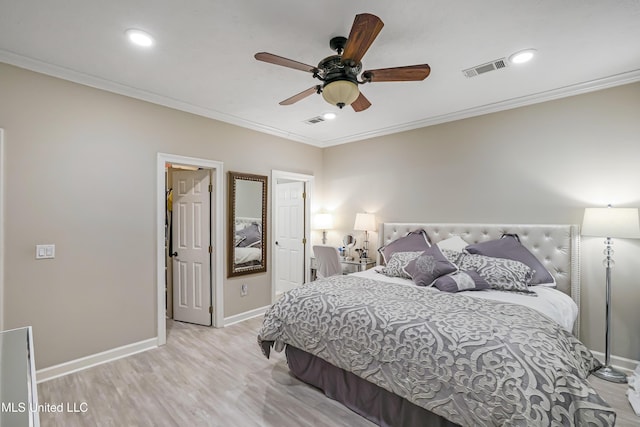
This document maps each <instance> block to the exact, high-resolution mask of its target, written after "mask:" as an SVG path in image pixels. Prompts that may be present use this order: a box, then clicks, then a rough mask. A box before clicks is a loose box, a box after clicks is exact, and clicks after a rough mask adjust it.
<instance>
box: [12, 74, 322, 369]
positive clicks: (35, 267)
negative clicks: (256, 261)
mask: <svg viewBox="0 0 640 427" xmlns="http://www.w3.org/2000/svg"><path fill="white" fill-rule="evenodd" d="M0 94H1V95H0V128H4V130H5V166H6V171H5V190H6V191H5V247H6V248H7V250H6V253H5V254H4V257H5V264H4V265H5V271H3V272H2V274H4V279H5V289H4V298H3V301H2V304H3V312H4V327H5V328H14V327H19V326H25V325H33V331H34V339H35V343H34V345H35V348H36V354H37V357H36V362H37V365H38V366H37V368H43V367H48V366H52V365H56V364H59V363H62V362H66V361H69V360H73V359H77V358H80V357H83V356H86V355H90V354H94V353H98V352H101V351H105V350H109V349H112V348H115V347H119V346H122V345H126V344H130V343H134V342H138V341H141V340H145V339H148V338H152V337H155V336H156V334H157V332H156V325H155V322H156V273H155V272H156V266H155V247H156V246H155V245H156V241H155V240H156V238H155V236H156V234H155V227H156V224H155V218H156V204H155V203H156V202H155V200H156V157H157V153H158V152H164V153H170V154H178V155H184V156H193V157H199V158H204V159H211V160H217V161H222V162H224V169H225V171H229V170H233V171H238V172H247V173H254V174H260V175H270V174H271V170H272V169H278V170H285V171H291V172H298V173H304V174H310V175H315V176H319V173H320V169H321V165H322V154H321V150H320V149H319V148H315V147H311V146H308V145H304V144H300V143H296V142H292V141H288V140H284V139H281V138H277V137H273V136H269V135H265V134H262V133H259V132H254V131H250V130H247V129H243V128H240V127H237V126H233V125H229V124H225V123H222V122H218V121H215V120H211V119H207V118H203V117H199V116H196V115H193V114H188V113H184V112H180V111H177V110H172V109H170V108H165V107H161V106H158V105H154V104H150V103H147V102H143V101H138V100H135V99H131V98H128V97H125V96H120V95H116V94H112V93H108V92H105V91H101V90H96V89H93V88H89V87H86V86H82V85H79V84H75V83H70V82H67V81H64V80H60V79H56V78H52V77H48V76H44V75H42V74H37V73H33V72H30V71H26V70H22V69H19V68H16V67H12V66H9V65H5V64H0ZM225 178H226V177H225ZM221 190H222V191H224V192H225V200H226V186H222V187H221ZM224 210H225V217H226V210H227V209H226V206H225V209H224ZM268 221H270V216H269V217H268ZM39 243H55V245H56V258H55V259H53V260H38V261H36V260H35V245H36V244H39ZM270 257H271V254H270V253H269V259H268V260H267V261H268V262H269V261H270ZM224 268H226V262H225V267H224ZM224 276H225V283H224V299H225V300H224V315H225V316H226V317H228V316H231V315H234V314H238V313H242V312H245V311H247V310H251V309H254V308H257V307H263V306H265V305H268V304H269V303H270V301H271V269H270V268H269V269H268V271H267V273H264V274H253V275H250V276H244V277H242V278H240V279H226V272H225V274H224ZM241 283H247V284H248V285H249V295H248V296H246V297H240V284H241Z"/></svg>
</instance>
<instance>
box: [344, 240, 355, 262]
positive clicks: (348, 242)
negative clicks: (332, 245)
mask: <svg viewBox="0 0 640 427" xmlns="http://www.w3.org/2000/svg"><path fill="white" fill-rule="evenodd" d="M342 244H343V245H344V256H345V257H346V259H347V261H350V260H352V259H353V257H352V256H351V248H352V247H354V246H355V245H356V238H355V237H353V235H352V234H346V235H345V236H344V237H343V238H342Z"/></svg>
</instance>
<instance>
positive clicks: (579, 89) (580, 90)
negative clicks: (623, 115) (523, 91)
mask: <svg viewBox="0 0 640 427" xmlns="http://www.w3.org/2000/svg"><path fill="white" fill-rule="evenodd" d="M638 81H640V70H633V71H629V72H626V73H621V74H617V75H614V76H609V77H604V78H602V79H595V80H590V81H587V82H582V83H576V84H572V85H568V86H563V87H560V88H557V89H551V90H547V91H543V92H538V93H534V94H531V95H526V96H521V97H517V98H512V99H508V100H505V101H500V102H494V103H491V104H485V105H479V106H477V107H471V108H467V109H464V110H459V111H455V112H453V113H449V114H443V115H440V116H434V117H429V118H427V119H423V120H417V121H413V122H409V123H405V124H402V125H397V126H389V127H387V128H384V129H376V130H373V131H371V132H363V133H358V134H354V135H350V136H347V137H344V138H336V139H332V140H327V141H324V144H323V145H322V146H323V147H331V146H334V145H340V144H347V143H349V142H356V141H361V140H363V139H369V138H375V137H378V136H384V135H390V134H394V133H399V132H405V131H409V130H414V129H419V128H423V127H427V126H433V125H437V124H441V123H447V122H453V121H456V120H462V119H468V118H470V117H476V116H482V115H484V114H490V113H497V112H499V111H505V110H511V109H514V108H519V107H526V106H528V105H533V104H539V103H542V102H547V101H553V100H556V99H561V98H567V97H570V96H574V95H581V94H584V93H589V92H595V91H598V90H602V89H608V88H612V87H615V86H621V85H625V84H629V83H635V82H638Z"/></svg>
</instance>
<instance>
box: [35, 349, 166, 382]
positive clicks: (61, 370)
mask: <svg viewBox="0 0 640 427" xmlns="http://www.w3.org/2000/svg"><path fill="white" fill-rule="evenodd" d="M156 347H158V338H150V339H148V340H144V341H139V342H135V343H132V344H127V345H123V346H122V347H116V348H113V349H111V350H107V351H103V352H101V353H96V354H92V355H90V356H85V357H81V358H79V359H75V360H70V361H69V362H64V363H61V364H59V365H54V366H50V367H48V368H43V369H40V370H38V371H36V382H37V383H41V382H44V381H49V380H52V379H54V378H58V377H62V376H64V375H69V374H72V373H74V372H78V371H82V370H84V369H87V368H91V367H93V366H97V365H102V364H103V363H107V362H111V361H114V360H117V359H122V358H123V357H127V356H131V355H134V354H136V353H142V352H143V351H147V350H151V349H153V348H156ZM36 357H37V354H36Z"/></svg>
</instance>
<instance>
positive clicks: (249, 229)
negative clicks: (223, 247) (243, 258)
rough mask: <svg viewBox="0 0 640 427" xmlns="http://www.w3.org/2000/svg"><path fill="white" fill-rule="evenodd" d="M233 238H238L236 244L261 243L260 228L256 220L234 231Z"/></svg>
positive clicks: (254, 244) (249, 244)
mask: <svg viewBox="0 0 640 427" xmlns="http://www.w3.org/2000/svg"><path fill="white" fill-rule="evenodd" d="M235 240H236V241H237V240H240V241H239V242H238V244H237V245H236V246H238V247H248V246H259V245H260V244H261V243H262V230H261V229H260V225H259V224H258V223H257V222H254V223H251V224H249V225H248V226H246V227H245V228H243V229H242V230H238V231H236V236H235Z"/></svg>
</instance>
